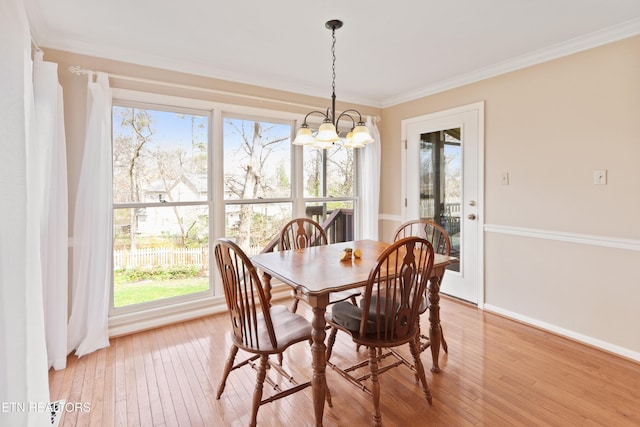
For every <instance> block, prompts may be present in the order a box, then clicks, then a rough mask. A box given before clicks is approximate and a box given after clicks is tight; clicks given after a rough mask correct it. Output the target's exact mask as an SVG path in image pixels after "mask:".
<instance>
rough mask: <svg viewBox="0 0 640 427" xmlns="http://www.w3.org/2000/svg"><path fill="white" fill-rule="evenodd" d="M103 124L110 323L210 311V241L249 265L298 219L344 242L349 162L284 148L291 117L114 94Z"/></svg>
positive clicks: (351, 196)
mask: <svg viewBox="0 0 640 427" xmlns="http://www.w3.org/2000/svg"><path fill="white" fill-rule="evenodd" d="M112 117H113V128H112V144H113V194H114V196H113V197H114V199H113V209H114V251H113V268H114V280H113V306H112V311H111V317H112V322H113V324H117V325H118V326H120V325H125V326H123V327H127V328H129V326H128V325H129V322H131V323H134V322H137V321H145V322H148V321H149V319H151V318H153V319H161V318H166V316H167V315H175V316H178V317H179V316H183V315H185V316H186V314H184V313H191V312H193V310H207V309H210V308H211V307H212V306H213V305H215V304H218V302H219V299H218V298H217V297H219V296H220V292H221V289H218V288H217V286H219V283H218V282H219V280H218V273H217V271H216V266H215V262H214V261H213V257H212V255H213V251H212V250H213V245H214V243H215V241H216V239H218V238H220V237H227V238H230V239H232V240H233V241H235V242H236V243H237V244H239V245H240V246H241V247H242V248H243V250H244V251H245V252H246V253H247V254H249V255H252V254H255V253H258V252H260V251H262V250H264V249H265V248H269V247H272V245H273V244H274V243H277V239H278V237H279V232H280V230H281V228H282V227H283V226H284V224H285V223H286V222H288V221H290V220H291V219H292V218H294V217H298V216H308V217H312V218H314V219H315V220H317V221H318V222H320V223H321V224H322V223H325V225H327V224H328V234H329V238H330V240H331V241H332V242H335V241H344V240H349V239H351V238H353V228H354V227H353V209H354V206H355V204H356V203H355V202H356V194H355V190H354V189H355V188H356V187H355V185H354V180H355V177H354V170H356V169H355V158H354V155H355V152H354V151H353V150H349V149H344V148H342V147H336V148H335V149H331V150H313V149H308V148H305V149H303V148H302V147H297V146H293V145H292V144H291V141H292V136H293V132H294V129H296V122H295V118H296V116H295V115H294V114H291V113H286V112H278V111H268V110H264V109H254V108H249V107H241V106H234V105H227V104H215V103H213V102H209V101H201V100H193V99H184V98H178V97H170V96H164V95H157V94H149V93H141V92H134V91H128V90H124V89H119V90H116V91H115V92H114V101H113V109H112ZM136 313H141V315H137V314H136ZM143 319H144V320H143ZM153 321H154V322H155V321H156V320H153ZM157 322H158V323H161V322H162V320H157ZM145 324H146V325H148V323H145ZM127 330H131V329H127Z"/></svg>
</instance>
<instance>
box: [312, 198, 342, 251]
mask: <svg viewBox="0 0 640 427" xmlns="http://www.w3.org/2000/svg"><path fill="white" fill-rule="evenodd" d="M305 213H306V216H307V217H309V218H311V219H313V220H314V221H316V222H317V223H319V224H320V225H322V226H323V227H324V229H325V231H326V232H327V238H328V239H329V243H338V242H348V241H351V240H354V232H353V201H352V200H346V201H335V202H324V203H323V202H310V203H307V204H306V209H305Z"/></svg>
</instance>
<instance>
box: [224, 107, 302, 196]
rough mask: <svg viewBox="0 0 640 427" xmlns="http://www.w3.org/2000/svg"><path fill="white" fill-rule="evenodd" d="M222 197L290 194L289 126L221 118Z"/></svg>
mask: <svg viewBox="0 0 640 427" xmlns="http://www.w3.org/2000/svg"><path fill="white" fill-rule="evenodd" d="M223 139H224V197H225V199H227V200H230V199H231V200H233V199H240V200H250V199H258V198H263V199H268V198H282V197H291V125H289V124H281V123H268V122H261V121H255V120H241V119H233V118H225V119H224V135H223Z"/></svg>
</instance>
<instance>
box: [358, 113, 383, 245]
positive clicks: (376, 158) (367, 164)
mask: <svg viewBox="0 0 640 427" xmlns="http://www.w3.org/2000/svg"><path fill="white" fill-rule="evenodd" d="M376 121H377V119H376V118H372V117H367V123H366V124H367V127H368V128H369V131H370V133H371V136H372V137H373V140H374V142H372V143H371V144H369V145H366V146H365V147H364V148H361V149H360V151H361V153H362V154H361V157H360V161H361V165H362V166H361V170H362V174H361V176H360V181H359V187H360V209H359V219H360V224H361V227H362V228H361V234H360V238H361V239H372V240H378V217H379V211H380V146H381V143H380V132H379V131H378V126H376Z"/></svg>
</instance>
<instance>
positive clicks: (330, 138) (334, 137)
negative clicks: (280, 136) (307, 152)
mask: <svg viewBox="0 0 640 427" xmlns="http://www.w3.org/2000/svg"><path fill="white" fill-rule="evenodd" d="M342 25H343V23H342V21H340V20H337V19H332V20H331V21H327V22H326V23H325V27H327V28H328V29H330V30H331V38H332V44H331V55H332V60H333V62H332V67H331V69H332V84H331V88H332V93H331V107H330V108H327V111H326V113H323V112H322V111H311V112H310V113H307V115H306V116H305V117H304V121H303V122H302V125H301V126H300V129H298V132H297V134H296V138H295V139H294V140H293V144H295V145H304V146H309V147H313V148H323V149H326V148H331V147H333V146H335V145H336V144H342V145H343V146H344V147H346V148H362V147H364V146H365V145H366V144H370V143H372V142H373V138H372V137H371V133H370V132H369V129H368V128H367V126H366V125H365V123H364V121H363V120H362V114H360V112H358V111H357V110H353V109H349V110H345V111H343V112H342V113H340V114H339V115H338V116H337V117H336V30H337V29H338V28H341V27H342ZM313 114H315V115H320V116H322V118H323V120H322V124H321V125H320V127H319V128H318V131H317V132H316V133H315V135H314V133H313V131H312V130H311V129H310V128H309V123H308V122H307V119H308V118H309V116H311V115H313ZM356 114H357V120H356V116H355V115H356ZM343 118H348V119H349V120H351V124H352V126H351V130H350V131H349V132H348V133H347V135H346V137H345V138H344V139H343V138H340V135H339V133H338V131H337V129H339V126H338V124H339V122H340V120H341V119H343Z"/></svg>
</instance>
